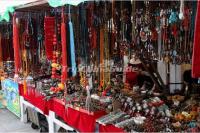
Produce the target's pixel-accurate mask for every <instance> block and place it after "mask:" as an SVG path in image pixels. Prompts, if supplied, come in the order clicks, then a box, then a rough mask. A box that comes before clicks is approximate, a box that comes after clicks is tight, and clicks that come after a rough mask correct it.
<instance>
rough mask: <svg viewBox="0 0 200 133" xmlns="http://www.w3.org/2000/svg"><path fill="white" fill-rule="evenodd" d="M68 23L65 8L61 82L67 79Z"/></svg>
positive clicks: (62, 26)
mask: <svg viewBox="0 0 200 133" xmlns="http://www.w3.org/2000/svg"><path fill="white" fill-rule="evenodd" d="M66 39H67V38H66V22H65V15H64V8H63V9H62V24H61V43H62V75H61V82H62V83H64V81H65V80H66V79H67V52H66V51H67V43H66V42H67V41H66Z"/></svg>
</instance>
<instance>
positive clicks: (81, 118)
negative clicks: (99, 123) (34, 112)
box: [50, 98, 106, 132]
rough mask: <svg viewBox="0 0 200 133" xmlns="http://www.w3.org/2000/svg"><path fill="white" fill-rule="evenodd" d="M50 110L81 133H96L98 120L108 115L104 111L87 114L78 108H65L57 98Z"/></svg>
mask: <svg viewBox="0 0 200 133" xmlns="http://www.w3.org/2000/svg"><path fill="white" fill-rule="evenodd" d="M50 110H52V111H53V112H55V114H56V115H58V116H59V117H61V118H62V119H63V120H64V121H65V122H66V123H67V124H68V125H69V126H71V127H73V128H75V129H77V130H78V131H80V132H95V127H96V119H97V118H100V117H101V116H103V115H105V114H106V113H105V112H104V111H98V112H95V113H89V112H88V113H86V112H84V111H83V110H79V109H78V108H76V109H75V108H71V107H68V108H65V104H64V102H63V101H61V100H59V99H56V98H54V99H53V102H52V106H51V109H50Z"/></svg>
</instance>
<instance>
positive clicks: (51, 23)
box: [44, 17, 55, 60]
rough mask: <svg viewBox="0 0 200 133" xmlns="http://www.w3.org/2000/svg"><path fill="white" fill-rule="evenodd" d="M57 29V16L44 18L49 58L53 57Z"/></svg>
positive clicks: (46, 47)
mask: <svg viewBox="0 0 200 133" xmlns="http://www.w3.org/2000/svg"><path fill="white" fill-rule="evenodd" d="M54 29H55V18H54V17H45V20H44V30H45V50H46V55H47V59H49V60H52V59H53V41H54V40H53V36H54Z"/></svg>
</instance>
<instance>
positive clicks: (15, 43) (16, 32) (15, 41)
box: [13, 13, 20, 74]
mask: <svg viewBox="0 0 200 133" xmlns="http://www.w3.org/2000/svg"><path fill="white" fill-rule="evenodd" d="M13 47H14V62H15V74H18V72H19V69H20V56H19V53H20V52H19V30H18V27H17V24H16V13H14V15H13Z"/></svg>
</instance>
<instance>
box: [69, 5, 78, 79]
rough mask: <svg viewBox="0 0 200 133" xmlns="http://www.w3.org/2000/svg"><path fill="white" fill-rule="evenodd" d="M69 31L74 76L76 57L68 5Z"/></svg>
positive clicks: (74, 74) (73, 73)
mask: <svg viewBox="0 0 200 133" xmlns="http://www.w3.org/2000/svg"><path fill="white" fill-rule="evenodd" d="M69 33H70V55H71V64H72V76H73V77H74V76H76V73H77V70H76V59H75V46H74V31H73V24H72V21H71V14H70V6H69Z"/></svg>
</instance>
